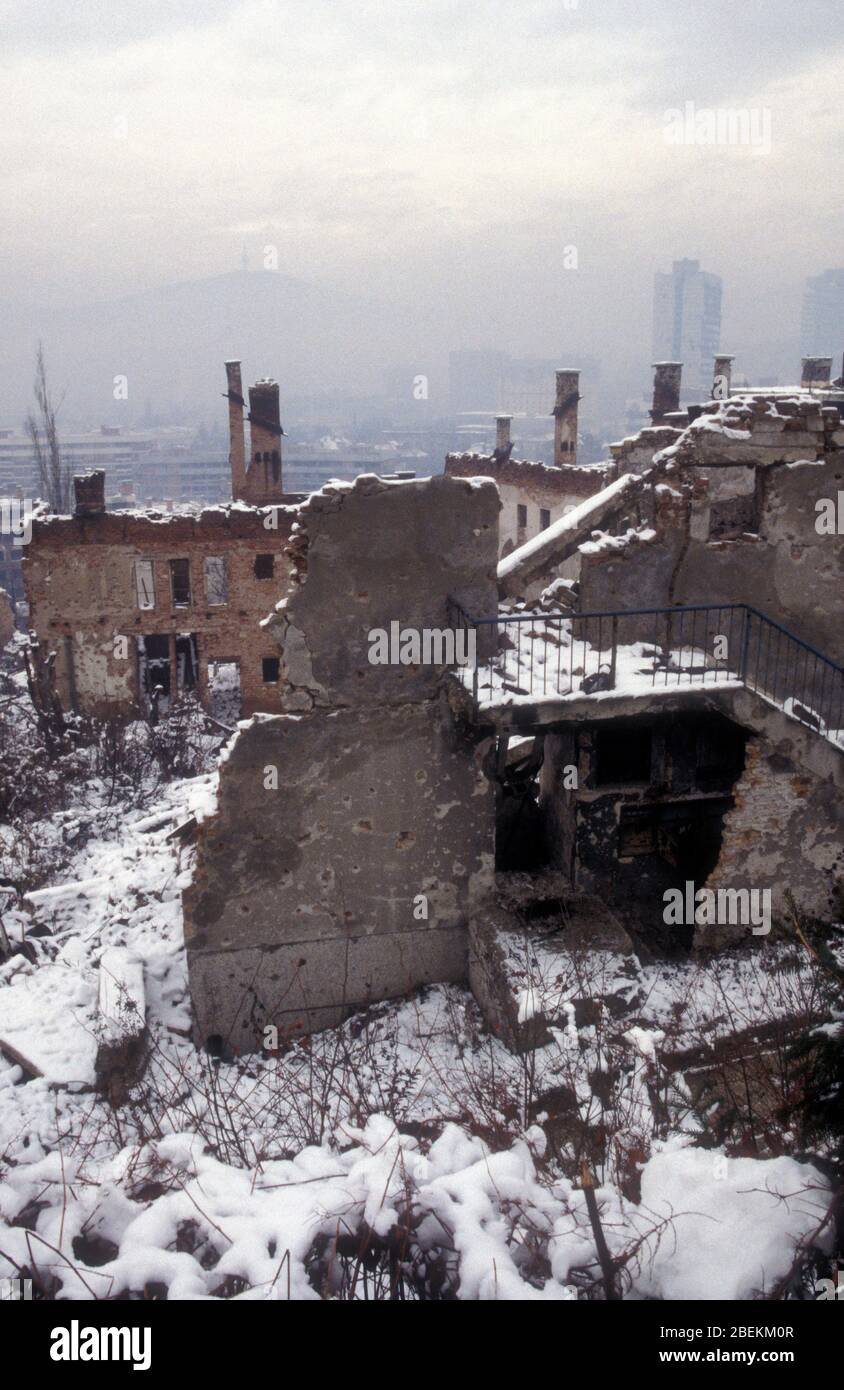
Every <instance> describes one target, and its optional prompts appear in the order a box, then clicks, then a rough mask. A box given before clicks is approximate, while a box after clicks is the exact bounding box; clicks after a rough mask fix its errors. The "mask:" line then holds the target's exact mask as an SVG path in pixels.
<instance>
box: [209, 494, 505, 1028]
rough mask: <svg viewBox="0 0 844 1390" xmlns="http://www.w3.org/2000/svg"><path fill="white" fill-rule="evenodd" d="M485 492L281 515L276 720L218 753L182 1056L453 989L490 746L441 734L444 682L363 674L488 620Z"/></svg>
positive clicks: (476, 897)
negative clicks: (407, 639)
mask: <svg viewBox="0 0 844 1390" xmlns="http://www.w3.org/2000/svg"><path fill="white" fill-rule="evenodd" d="M498 511H499V499H498V492H497V490H496V488H495V486H494V484H492V483H491V482H489V481H487V480H481V481H474V482H470V481H468V480H463V479H457V478H447V477H436V478H431V479H424V480H413V481H406V482H384V481H381V480H379V479H377V478H375V477H373V476H365V477H362V478H358V479H357V480H356V482H355V483H354V484H351V485H339V484H338V485H330V486H328V487H326V488H324V489H323V490H322V491H321V492H320V493H316V494H314V495H313V496H312V497H311V498H310V499H309V500H308V502H307V503H305V504H304V505H303V507H302V508H301V510H300V514H299V515H300V529H299V530H298V531H297V532H296V533H295V535H294V537H293V542H292V552H293V555H294V559H295V564H296V569H295V573H294V578H293V583H292V586H291V589H290V591H289V593H288V596H287V598H286V599H285V600H283V602H282V603H281V604H279V606H278V609H277V610H276V612H275V613H274V614H273V615H272V616H271V618H270V620H269V622H268V624H267V631H268V632H269V633H271V634H273V635H274V637H275V639H276V640H277V642H278V651H279V653H280V659H281V679H282V702H283V704H284V706H285V708H286V710H287V711H288V712H286V713H283V714H281V715H279V716H272V717H260V716H259V717H257V718H256V719H255V720H253V721H252V722H251V723H250V725H249V726H248V727H246V728H244V729H242V730H241V731H240V732H239V733H238V735H237V737H236V739H235V740H234V742H233V744H232V745H231V746H230V747H229V749H228V752H227V755H226V756H225V758H224V761H223V764H222V767H221V776H220V787H219V802H218V810H217V814H216V815H215V816H214V817H213V818H211V819H210V820H209V821H207V822H206V823H205V825H204V826H203V827H202V829H201V833H200V838H199V844H198V851H197V860H196V866H195V872H194V879H193V883H192V884H191V886H190V888H189V889H188V890H187V891H186V893H185V898H184V907H185V937H186V943H187V948H188V961H189V970H190V983H191V994H192V999H193V1007H194V1019H195V1028H196V1036H197V1040H198V1041H200V1042H207V1041H208V1040H209V1039H213V1040H214V1042H215V1044H216V1045H219V1046H221V1047H223V1048H227V1049H232V1050H240V1051H250V1050H255V1049H257V1048H260V1046H261V1045H262V1042H263V1029H264V1028H265V1027H266V1026H267V1025H274V1026H275V1027H276V1028H277V1029H278V1031H279V1037H280V1039H283V1038H285V1037H289V1036H296V1035H297V1034H300V1033H301V1032H304V1031H309V1030H312V1029H316V1028H321V1027H326V1026H329V1025H332V1024H335V1023H336V1022H337V1021H338V1020H340V1019H341V1018H343V1017H344V1016H345V1014H346V1013H348V1012H350V1011H351V1010H353V1009H354V1008H360V1007H361V1006H363V1005H365V1004H367V1003H369V1002H371V1001H373V1000H377V999H382V998H386V997H390V996H394V995H398V994H401V993H404V992H405V991H407V990H408V989H412V988H414V987H415V986H418V985H420V984H424V983H428V982H431V981H442V980H458V979H463V978H465V977H466V975H467V924H468V920H469V918H470V916H471V914H472V911H473V908H474V906H475V905H477V904H479V903H480V902H481V901H482V900H483V897H484V895H485V894H486V893H487V892H488V891H489V887H490V884H491V882H492V874H493V861H494V794H493V790H492V785H491V783H490V781H489V780H488V779H487V777H486V776H485V773H484V766H485V760H486V758H487V756H488V755H489V751H490V745H489V740H487V739H485V738H484V736H483V733H479V732H478V731H475V730H471V731H470V730H465V729H461V728H459V727H457V726H456V725H455V724H454V722H453V718H452V715H451V713H450V710H449V708H448V704H447V701H446V700H445V699H444V697H443V694H442V690H441V683H442V680H441V678H442V671H443V666H442V665H424V664H421V663H414V664H402V663H396V662H395V661H392V660H390V659H389V657H390V655H393V656H394V655H395V651H394V652H393V653H392V654H390V653H389V651H388V653H387V655H388V660H387V662H386V664H381V663H380V662H373V661H372V660H370V653H371V652H372V651H373V650H374V648H373V642H372V638H371V634H372V633H373V632H375V631H377V630H383V631H387V632H389V630H390V625H391V624H392V623H398V624H399V625H400V629H401V630H402V631H403V632H415V633H417V634H418V635H419V637H420V639H422V638H423V637H424V633H425V632H426V631H427V632H428V633H431V632H433V631H438V632H447V631H448V620H449V612H448V600H449V598H453V599H456V600H457V601H458V602H459V603H461V604H462V605H463V606H464V607H465V608H467V609H468V610H469V611H472V612H474V613H477V614H481V615H484V614H487V615H490V616H491V615H493V614H494V613H495V611H496V582H495V567H496V560H497V542H498Z"/></svg>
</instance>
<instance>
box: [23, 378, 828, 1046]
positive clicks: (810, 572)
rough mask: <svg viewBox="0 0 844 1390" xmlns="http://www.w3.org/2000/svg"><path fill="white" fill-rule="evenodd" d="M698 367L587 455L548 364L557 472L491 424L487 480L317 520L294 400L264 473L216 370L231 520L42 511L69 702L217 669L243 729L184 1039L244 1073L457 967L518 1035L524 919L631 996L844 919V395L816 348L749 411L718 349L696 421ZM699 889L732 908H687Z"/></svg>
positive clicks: (320, 500)
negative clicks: (643, 984)
mask: <svg viewBox="0 0 844 1390" xmlns="http://www.w3.org/2000/svg"><path fill="white" fill-rule="evenodd" d="M681 370H682V369H681V364H679V363H675V362H670V363H658V364H657V365H656V367H655V373H656V375H655V383H654V402H653V409H652V412H651V418H652V424H651V426H650V427H649V428H648V429H645V430H643V431H641V432H640V433H639V434H638V435H636V436H633V437H631V438H630V439H626V440H623V441H621V442H619V443H618V444H614V445H613V446H611V448H610V458H609V459H608V460H607V461H606V462H605V463H604V464H603V465H601V467H600V468H598V469H585V468H580V467H579V466H578V464H577V461H576V450H575V449H574V448H573V447H572V445H573V442H574V441H575V440H576V411H577V397H578V392H577V380H576V377H575V376H574V374H571V373H560V374H559V376H558V382H557V403H556V406H555V410H554V418H555V460H556V465H555V467H554V468H547V469H546V468H544V467H542V466H541V465H535V464H531V463H519V462H517V461H514V460H512V459H511V457H510V454H511V452H512V451H511V449H510V447H509V446H510V440H509V433H508V428H507V427H508V421H507V420H506V418H504V417H502V419H501V420H500V422H499V424H500V428H499V434H498V441H497V448H496V450H495V453H494V455H492V456H490V457H489V458H486V457H484V458H480V457H477V456H470V457H458V458H455V457H450V458H449V460H448V463H447V469H446V473H445V475H444V476H440V477H435V478H428V479H407V480H398V479H397V480H386V479H381V478H378V477H375V476H374V475H371V474H370V475H363V476H361V477H359V478H358V479H357V480H356V481H355V482H354V483H353V484H352V483H331V484H328V485H327V486H325V487H324V488H322V490H321V491H319V492H316V493H313V494H312V495H311V496H310V497H308V498H307V500H304V501H303V500H301V499H293V498H291V497H289V496H288V495H286V494H285V493H284V492H283V490H282V459H281V439H282V432H281V426H280V421H279V409H278V393H277V389H276V388H275V387H274V386H273V384H272V383H267V382H262V383H258V385H257V386H256V387H254V388H253V389H252V391H251V392H250V400H249V417H250V424H251V439H250V449H249V453H248V455H247V453H246V449H245V442H244V412H245V410H246V403H245V401H244V399H243V395H242V391H241V386H240V375H239V370H238V368H237V364H234V363H230V364H228V391H227V398H228V403H229V414H230V423H231V434H232V448H231V458H232V487H233V492H234V495H235V499H236V500H235V501H234V502H233V503H232V505H231V506H230V507H227V508H216V509H210V510H208V511H204V512H202V513H201V514H200V515H198V516H195V517H194V516H169V517H162V516H159V515H154V514H150V513H145V514H138V513H123V514H120V513H110V514H106V513H105V512H104V510H103V505H102V495H103V488H102V474H93V475H89V477H87V478H83V479H78V480H77V487H76V514H75V515H74V516H73V517H48V518H46V519H41V520H36V522H35V523H34V529H33V539H32V542H31V545H30V546H29V547H28V550H29V553H28V555H27V559H26V563H25V570H26V574H27V585H28V591H29V596H30V603H31V605H32V614H33V625H34V627H35V628H36V631H37V632H38V635H39V636H40V637H41V639H42V644H43V645H44V646H49V647H50V648H51V649H52V650H55V651H56V653H57V665H58V673H59V682H60V688H61V693H62V695H63V697H64V698H65V700H66V701H67V703H68V704H73V705H75V707H77V708H80V709H95V710H117V711H120V712H127V711H131V710H133V709H137V708H138V705H139V703H141V702H142V701H143V699H144V696H145V693H148V692H149V691H150V689H151V688H153V687H154V686H158V687H160V688H162V689H163V690H164V692H165V696H166V693H167V692H168V691H169V692H170V693H172V692H173V691H175V690H178V689H180V688H181V689H184V688H186V687H191V686H194V687H195V688H196V689H198V690H199V692H200V694H201V695H202V697H203V699H204V700H206V701H209V702H210V701H211V700H212V697H213V688H212V687H213V684H214V676H215V674H216V670H217V668H218V667H221V666H227V665H228V666H229V667H232V666H234V667H236V668H237V669H238V671H239V676H240V687H241V689H240V701H241V703H242V707H243V712H244V713H245V714H254V715H255V716H256V717H254V718H252V719H250V720H248V721H247V722H246V723H245V724H243V725H241V727H240V729H239V730H238V732H237V734H236V735H235V736H234V738H233V739H232V740H231V741H230V743H229V745H228V746H227V748H226V750H225V753H224V755H223V757H222V759H221V765H220V780H219V792H218V804H217V808H216V812H215V813H214V814H213V815H211V816H210V817H209V818H208V819H206V820H205V821H204V822H203V823H202V825H201V826H200V827H199V830H198V835H197V842H196V849H195V860H194V869H193V879H192V882H191V885H190V887H189V888H188V889H187V890H186V892H185V895H184V921H185V940H186V946H187V954H188V965H189V973H190V985H191V994H192V999H193V1007H194V1021H195V1032H196V1037H197V1040H198V1041H200V1042H202V1043H206V1044H208V1045H209V1046H211V1047H212V1048H213V1049H215V1050H218V1051H223V1052H225V1051H232V1050H237V1051H243V1052H248V1051H251V1050H254V1049H257V1048H259V1047H261V1046H262V1045H263V1041H264V1039H265V1033H264V1030H265V1029H266V1028H267V1027H268V1026H270V1025H272V1027H273V1028H275V1029H276V1030H278V1038H279V1040H280V1041H283V1040H284V1039H285V1038H290V1037H296V1036H297V1035H299V1034H301V1033H302V1032H304V1031H308V1030H310V1029H315V1028H321V1027H324V1026H326V1025H328V1024H333V1023H336V1022H337V1021H339V1020H340V1019H342V1018H343V1017H345V1016H346V1014H348V1013H349V1012H351V1011H352V1010H354V1009H357V1008H360V1007H362V1006H364V1005H366V1004H368V1003H370V1002H372V1001H375V1000H379V999H383V998H386V997H390V996H395V995H399V994H402V993H404V992H406V991H408V990H410V989H412V988H414V987H416V986H419V985H423V984H426V983H430V982H432V981H458V980H468V981H469V982H470V984H471V986H472V988H473V989H474V991H475V993H476V995H477V997H478V1000H479V1002H480V1004H481V1007H482V1008H483V1010H484V1013H485V1015H486V1018H487V1020H488V1022H489V1023H490V1025H491V1026H492V1027H494V1028H495V1029H496V1030H497V1031H498V1032H499V1033H501V1035H502V1036H504V1037H505V1038H507V1039H508V1040H511V1041H515V1042H516V1043H517V1044H518V1045H521V1043H522V1042H523V1041H524V1029H523V1027H522V1021H520V1020H521V1012H520V1006H519V1004H518V996H519V987H518V974H519V969H521V966H520V965H519V962H520V961H522V963H523V958H524V936H525V933H526V932H527V934H528V936H530V933H531V932H532V931H536V930H538V931H539V935H540V937H541V939H542V940H543V941H544V942H547V941H549V940H551V938H553V943H552V944H553V946H554V949H555V950H557V951H558V952H562V953H568V954H569V955H571V954H572V953H576V952H578V951H582V950H584V949H585V950H587V951H588V952H589V953H590V958H594V957H595V956H596V954H597V955H598V956H602V957H606V958H607V959H608V960H611V961H614V962H620V964H619V965H618V968H617V970H616V976H617V977H618V978H619V979H621V980H626V981H627V983H626V984H623V985H621V986H619V987H618V988H616V989H614V991H613V995H612V997H615V996H616V995H620V994H624V995H625V997H627V998H628V999H629V998H630V997H631V990H633V989H634V986H635V972H636V970H637V968H638V967H637V965H636V957H635V955H634V945H635V947H636V950H637V951H638V952H639V953H640V954H641V953H651V954H652V955H653V954H657V955H660V954H662V955H664V954H671V953H673V952H677V951H686V950H688V949H690V948H700V949H707V948H716V947H722V946H724V945H729V944H736V943H744V942H746V941H750V942H752V940H753V932H755V931H757V930H759V931H761V932H765V933H766V932H768V931H770V930H771V929H772V928H773V929H776V927H777V926H778V925H781V924H783V923H784V922H787V921H788V920H789V917H790V914H792V913H795V912H796V913H799V914H806V915H810V916H814V917H818V918H821V919H824V920H830V919H831V918H832V917H833V916H835V915H837V916H840V902H841V895H842V891H844V809H843V808H844V796H842V793H844V665H842V663H843V662H844V638H842V618H844V584H842V579H844V464H843V463H842V453H844V427H842V422H841V409H842V408H844V391H842V389H841V388H840V387H836V386H835V385H834V384H833V383H832V381H831V361H830V359H829V358H814V359H811V360H809V359H807V360H806V361H805V362H804V366H803V372H802V374H801V383H800V384H799V385H798V386H795V387H793V388H788V389H785V388H783V389H781V390H778V391H747V392H742V393H741V394H733V393H732V389H731V359H729V358H728V357H727V356H726V355H721V356H719V357H718V359H717V360H716V362H715V364H714V372H713V384H712V398H711V399H709V400H705V401H701V402H699V403H696V404H690V405H687V406H685V407H683V408H681V406H680V387H681ZM537 470H541V471H537ZM586 475H588V477H587V476H586ZM552 479H553V480H554V481H553V482H552V481H551V480H552ZM554 486H556V487H557V488H558V489H559V490H558V491H556V492H554V491H553V488H554ZM534 487H536V488H537V489H538V491H537V492H536V494H535V495H536V498H537V501H536V502H535V503H534V504H533V505H534V506H536V507H537V508H539V506H540V501H539V499H540V498H542V499H544V500H543V501H542V503H541V506H542V510H544V511H546V512H555V513H556V514H555V515H553V516H550V517H543V518H542V519H541V523H542V524H541V529H539V528H537V529H536V530H535V531H531V530H530V528H526V527H520V520H519V516H518V513H517V512H516V513H515V515H514V514H513V509H514V508H517V507H519V506H526V505H527V503H526V502H525V501H517V500H515V499H516V498H518V497H522V498H525V497H526V496H528V495H529V489H531V488H534ZM542 488H544V489H545V491H544V492H543V491H541V489H542ZM830 508H831V509H832V512H833V514H834V518H837V522H836V521H835V520H833V522H832V523H830V522H829V515H828V514H829V511H830ZM821 513H823V514H824V516H825V518H826V522H825V524H824V525H823V526H821V525H819V517H820V515H821ZM502 523H503V528H504V531H505V533H506V534H507V535H508V539H510V540H512V541H513V545H512V547H508V553H507V554H504V555H502V549H503V548H504V547H503V546H502V540H501V526H502ZM514 527H515V531H514ZM520 530H522V531H525V533H526V534H525V535H524V536H520V535H519V531H520ZM517 542H518V543H517ZM338 576H341V578H342V582H338ZM388 634H389V640H387V635H388ZM457 637H460V638H461V639H465V641H464V640H461V641H460V643H459V644H458V642H457V640H456V639H457ZM382 639H383V640H382ZM473 647H474V657H473V659H471V660H470V661H468V663H467V662H465V661H464V660H463V655H465V654H466V653H471V652H472V649H473ZM689 885H691V886H692V887H693V888H694V887H700V888H704V889H705V890H706V891H709V892H712V893H713V894H715V895H717V894H723V895H724V898H725V901H726V902H727V903H728V905H729V909H730V911H729V914H728V915H727V916H726V918H719V919H718V920H715V921H712V922H709V921H703V922H701V921H699V920H698V919H697V918H696V917H695V916H694V914H692V916H691V917H688V916H687V917H685V918H684V919H683V920H681V921H673V920H671V921H669V920H668V919H667V918H666V916H665V913H664V910H663V903H664V901H665V895H666V894H671V893H678V894H679V895H680V896H681V897H682V895H683V893H684V891H686V890H688V888H689ZM750 888H753V890H754V891H756V892H764V893H767V894H768V895H769V898H770V911H768V910H767V909H766V912H767V917H766V918H765V920H762V919H759V921H760V923H761V925H757V919H755V918H751V919H750V921H748V920H745V919H744V918H742V917H741V915H740V912H739V909H740V908H741V906H742V902H743V901H746V899H747V893H748V891H749V889H750ZM786 888H787V889H788V894H786ZM743 895H744V898H743ZM531 939H532V938H531ZM613 969H615V966H614V967H613ZM589 1002H590V1001H588V1000H586V1001H585V1002H584V1004H583V1007H586V1006H587V1005H588V1004H589ZM592 1004H594V1000H593V1001H592ZM615 1006H616V1005H613V1007H615ZM530 1012H531V1014H532V1015H537V1016H538V1014H541V1009H539V1010H538V1012H537V1010H536V1009H534V1008H533V1005H531V1010H530ZM520 1029H521V1032H520Z"/></svg>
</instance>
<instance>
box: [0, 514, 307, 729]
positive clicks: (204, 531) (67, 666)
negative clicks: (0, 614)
mask: <svg viewBox="0 0 844 1390" xmlns="http://www.w3.org/2000/svg"><path fill="white" fill-rule="evenodd" d="M295 517H296V512H295V510H294V509H293V508H285V507H278V508H266V509H257V508H255V509H253V508H246V507H242V506H233V507H230V508H211V509H209V510H207V511H204V512H202V513H201V514H200V515H199V516H196V517H194V516H179V515H176V516H168V517H164V516H157V515H156V514H155V513H146V514H137V513H132V512H111V513H103V514H101V515H99V516H91V517H52V518H50V519H48V520H44V521H35V522H34V523H33V534H32V541H31V543H30V544H29V546H27V548H26V550H27V553H26V556H25V559H24V566H23V568H24V576H25V583H26V588H27V595H28V598H29V603H30V626H31V627H32V628H33V629H34V630H35V631H36V632H37V633H38V636H39V638H40V639H41V640H42V643H43V644H44V645H45V646H46V647H48V648H49V649H51V650H55V651H56V654H57V661H56V668H57V680H58V687H59V692H60V694H61V697H62V700H63V702H64V703H65V704H66V706H67V707H73V706H75V707H77V708H78V709H80V710H81V711H82V712H85V713H91V714H121V715H122V714H130V713H131V712H132V711H133V710H134V709H135V708H137V705H138V700H139V696H140V686H139V664H138V655H137V638H138V637H140V636H150V635H161V636H167V637H169V638H171V639H173V640H171V643H170V655H171V668H172V669H171V688H172V689H177V687H178V681H177V671H176V655H175V636H176V634H180V633H193V634H195V635H196V646H197V658H198V672H197V675H198V690H199V694H200V697H201V698H202V699H203V701H206V702H207V698H208V692H207V675H208V663H209V662H223V661H226V662H228V661H236V662H238V663H239V665H240V679H241V692H242V699H243V714H244V715H248V714H251V713H254V712H257V711H268V712H271V711H273V710H277V709H279V708H280V701H279V694H278V686H277V685H275V684H267V683H266V682H265V681H264V679H263V673H264V668H263V658H264V657H265V656H266V657H277V656H278V648H277V646H276V644H275V643H274V642H273V640H272V638H270V637H269V636H267V635H266V634H265V633H264V632H263V630H262V629H261V627H260V623H261V620H262V619H263V618H265V617H266V616H267V614H268V613H269V612H270V610H271V609H272V608H273V607H274V605H275V604H276V603H277V602H278V600H279V599H280V598H281V596H282V594H283V593H284V592H285V590H286V588H287V586H288V583H289V577H290V572H291V562H290V559H289V557H288V556H286V555H285V553H284V552H285V547H286V545H287V541H288V538H289V535H290V529H291V526H292V524H293V522H294V521H295ZM272 521H275V522H276V523H277V526H276V529H268V527H267V525H265V522H272ZM256 555H271V556H272V557H273V560H272V569H273V573H272V577H270V578H267V579H259V578H258V577H257V576H256V573H255V557H256ZM206 558H221V559H224V560H225V563H226V571H227V581H228V600H227V602H225V603H222V604H216V605H212V604H210V603H209V602H208V598H209V594H208V577H207V575H206V567H205V560H206ZM171 560H187V561H188V567H189V568H188V574H189V581H190V602H189V603H188V604H187V605H186V606H184V607H177V606H175V604H174V602H173V588H172V577H171V568H170V561H171ZM136 561H141V562H144V561H149V562H150V564H151V567H152V571H151V575H152V591H151V592H152V595H153V599H152V601H153V602H154V607H153V608H149V609H144V608H141V607H140V604H139V600H138V589H137V571H136V569H135V562H136ZM265 568H268V565H265ZM119 635H123V636H126V637H128V639H129V642H128V654H127V655H121V654H120V653H121V648H120V644H115V640H114V639H115V636H119Z"/></svg>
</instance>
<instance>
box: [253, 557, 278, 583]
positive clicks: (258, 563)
mask: <svg viewBox="0 0 844 1390" xmlns="http://www.w3.org/2000/svg"><path fill="white" fill-rule="evenodd" d="M274 572H275V556H274V555H256V556H255V578H256V579H272V577H273V574H274Z"/></svg>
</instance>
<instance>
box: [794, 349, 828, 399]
mask: <svg viewBox="0 0 844 1390" xmlns="http://www.w3.org/2000/svg"><path fill="white" fill-rule="evenodd" d="M831 376H832V358H831V357H804V358H803V367H802V371H801V373H800V385H801V386H802V387H803V388H804V389H805V390H808V391H811V390H812V388H813V387H819V388H826V387H828V386H829V380H830V377H831Z"/></svg>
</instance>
